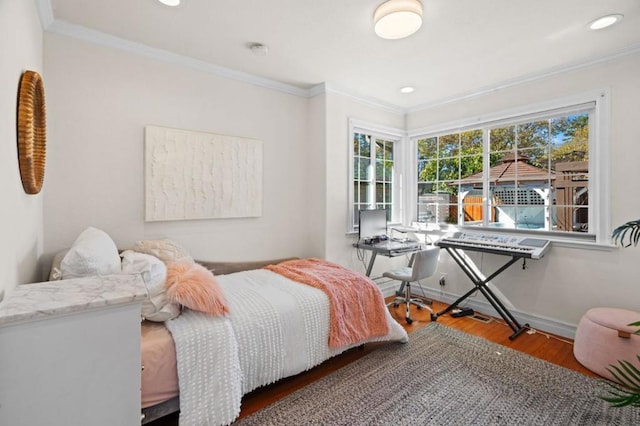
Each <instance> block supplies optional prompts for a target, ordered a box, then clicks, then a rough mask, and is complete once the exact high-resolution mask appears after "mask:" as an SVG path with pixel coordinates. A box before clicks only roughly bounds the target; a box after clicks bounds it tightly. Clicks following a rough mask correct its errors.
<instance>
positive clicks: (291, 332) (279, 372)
mask: <svg viewBox="0 0 640 426" xmlns="http://www.w3.org/2000/svg"><path fill="white" fill-rule="evenodd" d="M217 279H218V282H219V283H220V285H221V287H222V288H223V290H224V292H225V296H226V297H227V302H228V303H229V311H230V315H229V317H227V318H214V317H209V316H206V315H205V314H201V313H198V312H194V311H186V312H184V313H183V314H182V315H180V316H179V317H178V318H176V319H174V320H172V321H168V322H167V323H166V325H167V328H168V329H169V330H170V331H171V334H172V336H173V339H174V341H175V343H176V356H177V362H178V380H179V387H180V425H205V424H206V425H219V424H221V425H224V424H230V423H231V422H233V420H234V419H235V418H236V417H237V416H238V414H239V413H240V402H241V398H242V395H243V394H246V393H248V392H250V391H252V390H254V389H256V388H258V387H260V386H264V385H267V384H270V383H273V382H275V381H277V380H279V379H282V378H284V377H288V376H291V375H295V374H298V373H300V372H302V371H305V370H308V369H310V368H312V367H314V366H316V365H318V364H320V363H321V362H323V361H325V360H326V359H328V358H330V357H332V356H334V355H337V354H339V353H341V352H344V351H345V350H347V349H349V348H350V347H353V346H356V345H358V344H361V343H365V342H370V341H382V340H388V341H402V342H406V341H407V340H408V336H407V333H406V332H405V331H404V329H403V328H402V326H401V325H400V324H398V323H397V322H396V321H395V320H393V319H392V318H391V316H390V315H389V314H388V312H387V321H388V323H389V334H388V335H387V336H383V337H378V338H372V339H369V340H366V341H363V342H359V343H358V344H354V345H351V346H345V347H342V348H337V349H333V350H331V349H329V346H328V339H329V328H330V324H329V299H328V298H327V296H326V295H325V294H324V292H322V291H321V290H318V289H315V288H313V287H310V286H306V285H302V284H298V283H296V282H293V281H291V280H289V279H288V278H285V277H283V276H281V275H279V274H276V273H274V272H271V271H268V270H264V269H258V270H253V271H244V272H238V273H235V274H229V275H221V276H218V277H217Z"/></svg>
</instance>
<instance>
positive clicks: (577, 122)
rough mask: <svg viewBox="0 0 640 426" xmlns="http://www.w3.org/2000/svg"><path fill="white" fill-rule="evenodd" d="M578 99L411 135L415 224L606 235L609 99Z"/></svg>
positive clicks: (594, 237) (589, 236) (568, 235)
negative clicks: (415, 178) (413, 150)
mask: <svg viewBox="0 0 640 426" xmlns="http://www.w3.org/2000/svg"><path fill="white" fill-rule="evenodd" d="M585 96H586V97H587V98H588V99H592V100H587V101H585V99H583V98H581V99H579V100H573V102H572V101H564V102H559V103H554V104H551V105H548V106H547V107H546V108H547V109H533V108H532V111H531V112H528V113H527V112H524V113H519V114H517V115H516V114H514V115H512V116H504V117H501V118H497V119H490V120H486V121H484V122H481V123H480V124H475V125H470V126H464V125H458V126H457V128H455V127H450V128H451V129H453V130H447V129H446V128H445V129H441V130H437V131H434V132H422V133H416V135H413V136H412V138H411V139H412V141H413V142H414V143H415V145H414V146H415V148H416V153H417V157H416V163H417V199H416V205H417V211H416V216H417V221H418V222H425V223H433V224H452V225H458V226H470V227H483V228H494V229H501V230H526V231H527V232H545V233H547V234H550V235H552V236H556V237H558V238H560V239H562V238H568V239H569V240H571V239H578V240H581V241H582V240H585V239H586V240H588V241H597V242H604V241H605V239H607V240H608V238H607V237H608V232H609V225H608V201H606V200H605V197H604V195H605V194H606V193H607V191H606V189H605V188H607V185H608V183H607V178H606V173H605V172H604V170H605V168H606V159H607V158H608V156H607V155H606V154H607V151H606V149H605V147H604V145H605V142H604V141H605V139H606V138H605V136H606V128H607V125H608V116H607V114H606V112H605V111H606V108H603V105H604V103H606V102H608V96H607V94H606V93H598V94H591V95H585ZM574 102H575V103H574ZM474 121H475V122H476V123H478V122H479V120H474Z"/></svg>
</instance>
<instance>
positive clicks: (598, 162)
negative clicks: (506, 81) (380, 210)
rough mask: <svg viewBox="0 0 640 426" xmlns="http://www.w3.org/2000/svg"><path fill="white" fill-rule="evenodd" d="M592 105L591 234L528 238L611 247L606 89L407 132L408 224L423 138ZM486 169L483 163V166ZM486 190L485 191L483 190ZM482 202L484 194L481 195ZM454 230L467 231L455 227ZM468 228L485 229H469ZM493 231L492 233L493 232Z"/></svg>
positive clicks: (414, 214)
mask: <svg viewBox="0 0 640 426" xmlns="http://www.w3.org/2000/svg"><path fill="white" fill-rule="evenodd" d="M587 104H593V107H592V108H593V112H592V113H591V114H590V115H589V200H590V202H589V226H590V227H593V228H592V229H593V231H592V232H589V234H586V235H585V234H581V233H566V234H562V235H560V233H544V232H541V231H537V232H535V233H531V235H537V236H540V235H541V234H544V235H545V236H546V238H549V239H551V240H552V241H554V242H557V243H566V245H567V246H574V245H578V246H584V245H586V246H593V247H601V246H605V247H610V246H611V245H612V244H611V199H610V197H609V194H610V193H611V192H610V188H611V181H610V145H611V144H610V138H609V134H610V121H611V117H610V105H611V103H610V90H609V89H599V90H594V91H589V92H585V93H581V94H576V95H573V96H568V97H564V98H559V99H555V100H552V101H549V102H544V103H539V104H534V105H527V106H522V107H518V108H513V109H510V110H506V111H501V112H496V113H491V114H487V115H484V116H480V117H469V118H465V119H462V120H459V121H453V122H448V123H443V124H439V125H435V126H430V127H425V128H420V129H415V130H411V131H409V132H408V138H409V144H408V145H409V147H410V150H411V152H412V154H411V162H412V164H411V166H410V167H409V168H408V170H409V171H411V173H407V174H406V177H407V178H408V179H411V180H410V182H412V183H413V184H412V186H413V187H414V188H415V190H414V191H413V192H410V193H409V194H408V196H407V199H406V200H407V205H410V206H413V207H412V209H411V210H412V213H411V221H416V220H417V207H416V206H417V204H418V199H417V192H418V191H417V182H418V176H417V167H418V165H417V152H418V151H417V150H418V148H417V141H418V140H419V139H424V138H427V137H432V136H437V135H442V134H447V133H455V132H462V131H465V130H471V129H479V128H483V129H486V128H488V127H495V126H497V125H499V124H500V123H501V122H510V121H514V120H518V119H520V118H523V117H527V118H533V119H535V115H536V114H540V116H547V115H552V114H553V113H554V112H555V111H562V110H565V109H571V108H573V107H577V106H580V105H587ZM484 133H485V135H484V139H485V146H484V152H485V153H486V152H488V146H487V145H486V144H488V138H487V137H486V136H487V135H486V130H485V132H484ZM485 163H488V156H486V157H485ZM484 169H485V171H486V170H488V168H487V164H485V167H484ZM486 190H487V189H486V188H485V191H486ZM484 196H485V199H486V194H484ZM454 228H461V229H464V228H467V227H465V226H461V225H457V226H454ZM468 229H476V230H478V229H483V230H489V229H487V228H482V227H481V228H478V227H469V228H468ZM493 231H494V232H495V230H493ZM500 233H518V234H522V233H524V234H526V233H527V232H526V231H521V230H512V229H500Z"/></svg>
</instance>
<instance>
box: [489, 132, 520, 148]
mask: <svg viewBox="0 0 640 426" xmlns="http://www.w3.org/2000/svg"><path fill="white" fill-rule="evenodd" d="M489 141H490V150H491V152H498V151H511V150H513V149H515V147H516V128H515V126H507V127H500V128H497V129H491V130H490V131H489Z"/></svg>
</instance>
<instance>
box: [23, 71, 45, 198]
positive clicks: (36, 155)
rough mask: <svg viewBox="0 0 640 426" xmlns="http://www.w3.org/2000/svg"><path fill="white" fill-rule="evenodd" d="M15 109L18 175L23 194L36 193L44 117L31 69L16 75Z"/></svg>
mask: <svg viewBox="0 0 640 426" xmlns="http://www.w3.org/2000/svg"><path fill="white" fill-rule="evenodd" d="M17 112H18V114H17V132H18V161H19V163H20V178H21V179H22V186H23V188H24V190H25V192H26V193H27V194H37V193H38V192H40V190H41V189H42V182H43V181H44V166H45V160H46V145H47V120H46V114H45V103H44V84H43V83H42V77H40V74H38V73H37V72H35V71H25V72H24V73H23V74H22V77H21V78H20V88H19V91H18V111H17Z"/></svg>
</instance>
